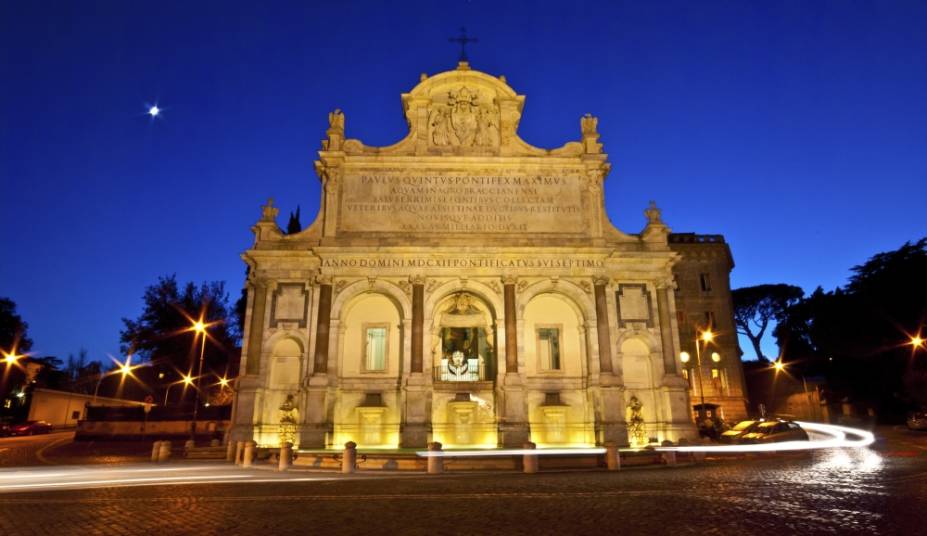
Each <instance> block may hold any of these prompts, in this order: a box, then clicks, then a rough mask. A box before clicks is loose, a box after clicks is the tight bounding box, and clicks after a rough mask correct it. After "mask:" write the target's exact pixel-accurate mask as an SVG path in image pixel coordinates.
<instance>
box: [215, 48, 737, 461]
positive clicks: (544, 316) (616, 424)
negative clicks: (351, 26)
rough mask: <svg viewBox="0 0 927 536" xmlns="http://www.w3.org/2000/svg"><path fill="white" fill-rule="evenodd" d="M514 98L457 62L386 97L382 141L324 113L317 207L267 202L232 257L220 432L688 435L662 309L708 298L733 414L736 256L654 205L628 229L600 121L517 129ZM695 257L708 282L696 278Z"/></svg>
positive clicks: (627, 439) (401, 439) (622, 440)
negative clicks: (238, 264) (234, 269)
mask: <svg viewBox="0 0 927 536" xmlns="http://www.w3.org/2000/svg"><path fill="white" fill-rule="evenodd" d="M524 100H525V97H524V96H522V95H518V94H517V93H516V92H515V91H514V90H513V89H512V88H511V87H510V86H509V85H508V83H507V81H506V79H505V77H504V76H491V75H489V74H486V73H482V72H479V71H474V70H472V69H471V68H470V66H469V65H468V64H467V63H466V62H461V63H460V64H459V65H458V66H457V68H456V69H454V70H452V71H448V72H443V73H439V74H437V75H434V76H431V77H429V76H427V75H422V77H421V79H420V83H419V84H418V85H417V86H416V87H414V88H413V89H412V90H411V91H410V92H408V93H404V94H403V95H402V109H403V113H404V115H405V118H406V120H407V122H408V125H409V133H408V135H407V136H406V137H405V138H404V139H402V140H400V141H399V142H397V143H396V144H394V145H391V146H387V147H372V146H368V145H365V144H364V143H363V142H361V141H360V140H356V139H350V138H347V137H346V127H345V115H344V114H343V113H342V112H341V111H339V110H336V111H334V112H332V113H331V114H330V115H329V128H328V130H327V132H326V134H327V138H326V139H325V140H324V141H323V142H322V150H321V151H320V152H319V159H318V161H317V162H316V164H315V168H316V173H317V174H318V176H319V178H320V180H321V181H322V201H321V206H320V209H319V213H318V216H317V218H316V220H315V222H314V223H313V224H312V225H310V226H309V227H308V228H306V229H304V230H303V231H302V232H298V233H294V234H284V233H283V231H282V230H281V229H280V228H279V227H278V225H277V223H276V217H277V213H278V210H277V209H276V208H275V207H274V206H273V204H272V202H269V203H268V204H267V205H266V206H264V208H263V214H262V217H261V218H260V220H259V221H258V222H257V224H255V226H254V227H253V228H252V230H253V232H254V234H255V242H254V245H253V246H252V247H251V249H249V250H248V251H247V252H245V253H244V255H243V259H244V260H245V262H246V263H247V264H248V266H249V268H250V270H249V278H248V282H247V286H248V303H247V317H246V319H245V325H246V333H245V337H244V341H243V353H242V367H241V374H240V376H239V378H238V380H237V386H236V387H237V389H236V390H237V395H236V406H235V412H234V416H233V428H232V430H231V434H232V439H236V440H249V439H254V440H256V441H257V442H258V443H259V444H261V445H265V446H277V445H279V444H280V443H281V441H284V440H287V441H292V442H294V443H295V444H296V445H297V446H298V447H301V448H341V446H342V445H343V444H344V443H345V442H347V441H354V442H356V443H357V444H358V445H359V446H360V447H364V448H396V447H424V446H425V444H426V443H427V442H429V441H438V442H441V443H443V444H444V445H445V446H447V447H451V448H454V447H487V448H492V447H496V446H500V445H502V446H519V447H520V446H521V445H522V444H523V443H524V442H525V441H528V440H531V441H533V442H535V443H537V444H538V445H540V446H591V445H596V444H602V443H604V442H608V441H614V442H617V443H619V444H623V445H627V444H632V445H643V444H646V443H651V442H656V441H663V440H671V441H678V440H680V439H684V438H685V439H694V437H695V427H694V426H693V418H692V403H691V400H690V391H689V387H690V383H687V381H686V377H685V375H686V371H685V369H684V367H683V366H682V363H681V362H680V360H679V356H680V352H681V351H683V349H684V348H686V344H687V339H688V338H689V337H690V333H691V331H684V332H682V336H683V337H684V338H685V339H686V340H682V339H681V338H680V333H681V331H680V330H681V327H680V325H679V322H680V319H682V320H686V319H687V318H688V317H687V315H690V314H692V315H695V314H702V313H703V312H711V314H712V315H715V316H716V320H717V327H716V329H717V330H718V331H719V334H720V335H721V338H720V339H719V342H720V343H721V344H723V346H722V347H721V348H720V349H719V353H720V354H721V355H722V361H721V363H722V364H723V367H725V368H724V374H723V375H721V376H719V378H721V382H722V383H723V385H721V386H719V388H718V390H719V393H722V396H723V397H727V398H730V404H729V406H730V409H728V406H725V412H726V413H727V412H730V413H732V414H738V412H739V413H741V414H742V413H743V410H742V409H737V408H735V404H734V402H735V401H736V400H737V399H738V397H739V399H740V400H741V401H742V398H743V395H742V393H743V389H742V374H741V373H740V369H739V367H738V363H739V360H738V355H739V354H738V353H737V351H736V341H735V339H734V335H733V321H732V319H731V318H729V317H730V315H731V310H730V293H729V289H728V284H727V273H728V272H729V270H730V267H731V266H732V264H731V263H730V262H728V264H727V265H725V264H723V263H720V262H719V261H718V260H705V261H703V260H702V256H703V254H702V252H703V251H708V250H711V251H714V249H717V247H716V246H717V244H714V245H712V244H704V245H703V244H693V245H692V247H691V248H690V247H689V245H686V244H683V243H677V242H676V241H674V240H671V239H670V237H671V236H672V235H671V234H670V229H669V227H667V225H665V224H664V222H663V220H662V217H661V214H660V211H659V210H658V209H657V207H656V206H655V205H654V204H651V206H650V207H649V208H647V209H646V210H645V211H644V218H643V221H642V224H643V226H642V227H643V228H642V230H641V231H640V232H639V233H636V234H629V233H625V232H622V231H620V230H618V229H616V228H615V227H614V226H613V225H612V223H611V222H610V220H609V218H608V216H607V214H606V213H605V205H604V199H603V182H604V180H605V178H606V176H607V175H608V173H609V170H610V164H609V162H608V158H607V155H606V154H605V153H604V152H603V150H602V144H601V143H599V134H598V129H597V122H598V120H597V119H596V118H595V117H592V116H591V115H586V116H584V117H582V118H580V121H579V123H580V125H579V126H580V132H579V134H580V137H579V139H578V140H576V141H569V142H567V143H565V144H564V145H563V146H561V147H559V148H555V149H542V148H538V147H534V146H531V145H529V144H528V143H526V142H525V141H523V140H522V139H521V138H519V136H518V134H517V127H518V123H519V120H520V119H521V114H522V109H523V106H524ZM700 248H702V249H700ZM712 248H714V249H712ZM690 249H691V252H690ZM721 249H722V250H723V251H724V252H726V251H727V249H726V246H724V245H723V243H722V247H721ZM727 259H728V261H729V259H730V256H729V254H728V257H727ZM703 265H704V266H705V268H704V270H707V271H709V272H711V274H712V277H716V278H717V282H716V285H717V290H713V291H707V292H704V293H699V292H692V291H691V289H690V286H691V285H690V283H691V281H690V279H689V278H690V276H691V274H692V273H700V272H699V270H703V268H702V266H703ZM693 270H694V272H693ZM677 278H681V279H682V281H681V283H680V284H681V288H682V290H681V291H679V292H677V290H676V279H677ZM713 288H714V287H713ZM703 300H704V305H702V301H703ZM680 303H681V304H683V305H684V306H685V307H687V309H685V310H684V311H683V314H679V311H678V310H677V306H678V305H679V304H680ZM696 303H698V304H699V307H701V308H695V307H694V304H696ZM709 304H710V307H709ZM722 304H723V306H722ZM690 305H692V306H693V308H688V307H690ZM687 325H688V324H687ZM694 325H695V324H692V326H694ZM728 327H730V329H731V331H730V332H727V333H725V332H724V330H726V329H727V328H728ZM686 329H691V327H690V328H686ZM711 373H712V372H711V371H708V374H711ZM725 386H727V390H726V388H725ZM725 393H730V395H728V394H725Z"/></svg>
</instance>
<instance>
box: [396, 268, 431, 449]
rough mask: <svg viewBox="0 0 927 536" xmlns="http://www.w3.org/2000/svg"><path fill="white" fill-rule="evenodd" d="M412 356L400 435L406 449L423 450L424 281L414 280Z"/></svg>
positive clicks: (425, 396) (425, 429)
mask: <svg viewBox="0 0 927 536" xmlns="http://www.w3.org/2000/svg"><path fill="white" fill-rule="evenodd" d="M411 331H412V341H411V344H410V351H411V352H412V355H411V359H410V364H409V369H410V370H409V375H408V377H407V379H406V386H405V397H406V411H405V419H404V422H403V423H402V428H401V433H400V439H399V441H400V444H401V445H402V446H403V447H407V448H409V447H412V448H421V447H424V446H425V444H426V443H427V442H428V431H429V424H430V422H431V415H430V414H429V413H428V406H429V404H428V397H429V394H428V393H429V390H428V389H427V385H426V384H427V381H426V379H425V376H424V374H423V372H424V366H425V357H424V340H423V339H424V333H425V278H424V277H422V276H420V275H418V276H414V277H412V329H411Z"/></svg>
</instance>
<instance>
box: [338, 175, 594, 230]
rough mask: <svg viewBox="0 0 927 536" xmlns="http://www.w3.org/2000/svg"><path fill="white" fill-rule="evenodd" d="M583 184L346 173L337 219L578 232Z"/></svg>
mask: <svg viewBox="0 0 927 536" xmlns="http://www.w3.org/2000/svg"><path fill="white" fill-rule="evenodd" d="M580 184H581V182H580V179H579V177H577V176H569V175H566V176H546V175H529V176H520V177H518V176H503V175H481V176H472V175H460V174H456V175H455V174H453V173H449V174H443V173H442V174H438V173H435V174H422V175H413V176H408V175H392V174H373V173H371V174H354V175H347V176H346V177H345V180H344V188H343V190H342V198H341V199H342V202H341V214H340V220H341V225H340V227H341V229H342V230H343V231H348V232H406V233H408V232H413V233H426V232H467V233H505V232H534V233H557V234H562V233H582V232H583V218H582V214H583V210H582V197H581V188H580ZM372 216H375V217H372Z"/></svg>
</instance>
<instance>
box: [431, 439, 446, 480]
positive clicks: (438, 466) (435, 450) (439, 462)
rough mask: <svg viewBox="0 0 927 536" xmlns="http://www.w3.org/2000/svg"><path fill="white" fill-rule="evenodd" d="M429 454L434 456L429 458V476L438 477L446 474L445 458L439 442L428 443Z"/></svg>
mask: <svg viewBox="0 0 927 536" xmlns="http://www.w3.org/2000/svg"><path fill="white" fill-rule="evenodd" d="M428 453H429V454H434V455H433V456H428V474H429V475H437V474H441V473H443V472H444V458H443V457H442V451H441V443H438V442H437V441H435V442H433V443H428Z"/></svg>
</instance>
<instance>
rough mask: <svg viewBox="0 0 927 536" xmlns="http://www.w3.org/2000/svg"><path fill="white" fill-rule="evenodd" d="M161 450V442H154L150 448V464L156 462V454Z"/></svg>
mask: <svg viewBox="0 0 927 536" xmlns="http://www.w3.org/2000/svg"><path fill="white" fill-rule="evenodd" d="M160 450H161V442H160V441H155V442H154V444H153V445H152V446H151V463H157V462H158V452H159V451H160Z"/></svg>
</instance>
